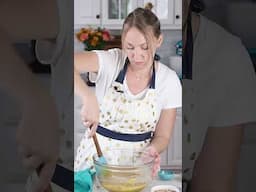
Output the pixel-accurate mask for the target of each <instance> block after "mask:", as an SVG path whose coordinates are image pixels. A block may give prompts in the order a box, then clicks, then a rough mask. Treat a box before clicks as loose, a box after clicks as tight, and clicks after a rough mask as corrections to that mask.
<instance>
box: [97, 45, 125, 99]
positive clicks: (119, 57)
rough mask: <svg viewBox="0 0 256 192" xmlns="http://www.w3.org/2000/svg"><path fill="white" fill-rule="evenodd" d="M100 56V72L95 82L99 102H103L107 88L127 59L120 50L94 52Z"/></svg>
mask: <svg viewBox="0 0 256 192" xmlns="http://www.w3.org/2000/svg"><path fill="white" fill-rule="evenodd" d="M94 52H95V53H96V54H97V56H98V61H99V70H98V73H97V77H96V80H95V83H96V95H97V96H98V100H99V101H101V99H102V97H103V96H104V95H105V92H106V90H107V88H109V87H110V86H111V83H112V82H113V81H114V80H115V78H116V77H117V75H118V73H119V71H120V70H121V69H122V67H123V65H124V61H125V57H124V55H123V53H122V51H121V50H120V49H117V48H114V49H109V50H107V51H104V50H94Z"/></svg>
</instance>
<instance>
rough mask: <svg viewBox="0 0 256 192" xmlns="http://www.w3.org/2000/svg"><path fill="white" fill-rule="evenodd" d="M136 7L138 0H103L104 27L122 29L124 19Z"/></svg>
mask: <svg viewBox="0 0 256 192" xmlns="http://www.w3.org/2000/svg"><path fill="white" fill-rule="evenodd" d="M136 7H137V1H136V0H103V1H102V25H103V26H105V27H107V28H111V29H115V28H116V29H121V28H122V24H123V21H124V18H125V17H126V16H127V15H128V14H129V13H130V12H132V11H133V10H134V9H135V8H136Z"/></svg>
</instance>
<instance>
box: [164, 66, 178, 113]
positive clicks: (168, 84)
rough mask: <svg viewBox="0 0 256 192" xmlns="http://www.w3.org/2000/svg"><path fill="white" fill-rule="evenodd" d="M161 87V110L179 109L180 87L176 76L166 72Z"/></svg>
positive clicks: (171, 72) (172, 72) (170, 71)
mask: <svg viewBox="0 0 256 192" xmlns="http://www.w3.org/2000/svg"><path fill="white" fill-rule="evenodd" d="M165 75H166V76H165V77H164V79H165V80H164V81H162V83H164V84H163V87H162V88H161V89H162V90H160V94H161V95H160V97H161V98H162V103H161V104H162V109H171V108H179V107H181V106H182V87H181V82H180V79H179V78H178V76H177V74H176V73H175V72H174V71H172V70H168V73H166V74H165Z"/></svg>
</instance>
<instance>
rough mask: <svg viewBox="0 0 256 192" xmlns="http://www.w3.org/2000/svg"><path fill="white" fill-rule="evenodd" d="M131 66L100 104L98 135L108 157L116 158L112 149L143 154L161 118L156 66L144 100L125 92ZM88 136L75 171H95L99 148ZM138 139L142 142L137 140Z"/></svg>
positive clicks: (77, 158) (79, 149)
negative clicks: (128, 150) (126, 77)
mask: <svg viewBox="0 0 256 192" xmlns="http://www.w3.org/2000/svg"><path fill="white" fill-rule="evenodd" d="M127 66H128V59H126V62H125V65H124V68H123V69H122V70H121V71H120V73H119V75H118V77H117V79H116V80H115V81H114V82H113V83H112V85H111V87H110V88H109V89H108V90H107V92H106V94H105V96H104V98H103V102H102V103H101V104H100V120H99V126H98V129H97V133H96V134H97V137H98V140H99V144H100V146H101V148H102V151H103V155H104V154H106V155H104V156H106V157H108V158H111V157H115V156H116V155H111V153H112V152H111V149H131V150H135V151H142V150H143V149H144V148H145V147H147V146H148V145H149V143H150V141H151V137H152V134H153V132H154V130H155V127H156V123H157V121H158V119H159V116H160V114H157V109H156V96H155V67H154V65H153V72H152V78H151V82H150V85H149V88H147V90H146V91H145V94H144V95H143V96H142V97H141V98H137V97H136V98H131V97H129V96H128V95H127V93H126V90H125V89H124V79H125V74H126V70H127ZM106 132H107V133H106ZM87 134H88V132H87V131H86V133H85V135H84V137H83V138H82V140H81V142H80V145H79V147H78V149H77V155H76V159H75V171H79V170H83V169H86V168H93V159H92V157H93V155H94V154H96V149H95V147H94V144H93V141H92V139H91V138H90V139H89V138H88V137H87ZM115 135H116V136H115ZM137 138H140V139H138V140H136V139H137ZM119 155H120V157H119V158H118V160H119V159H122V154H119ZM126 158H127V157H126ZM130 158H132V157H130ZM118 160H117V161H118ZM127 160H128V161H129V160H131V159H129V158H128V159H127ZM107 161H111V159H107ZM117 163H118V162H117Z"/></svg>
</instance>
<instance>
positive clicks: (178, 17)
mask: <svg viewBox="0 0 256 192" xmlns="http://www.w3.org/2000/svg"><path fill="white" fill-rule="evenodd" d="M174 13H175V16H174V24H175V25H180V26H181V25H182V0H174Z"/></svg>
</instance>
